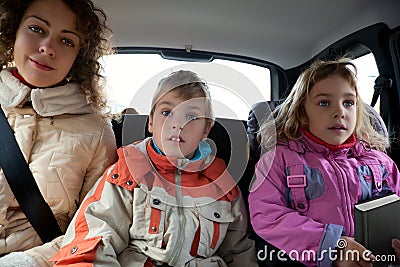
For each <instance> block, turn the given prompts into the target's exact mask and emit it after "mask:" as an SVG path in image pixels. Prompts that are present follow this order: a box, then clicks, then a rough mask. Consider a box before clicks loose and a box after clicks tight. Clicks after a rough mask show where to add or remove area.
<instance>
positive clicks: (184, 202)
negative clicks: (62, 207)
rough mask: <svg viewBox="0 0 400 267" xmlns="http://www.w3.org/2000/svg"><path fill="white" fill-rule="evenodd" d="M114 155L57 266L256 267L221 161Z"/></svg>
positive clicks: (146, 149) (235, 192)
mask: <svg viewBox="0 0 400 267" xmlns="http://www.w3.org/2000/svg"><path fill="white" fill-rule="evenodd" d="M150 140H151V139H149V138H148V139H146V140H144V141H142V142H140V143H139V144H137V145H129V146H126V147H123V148H120V149H119V150H118V156H119V159H118V161H117V163H115V164H114V165H112V166H110V167H109V168H108V169H107V170H106V171H105V173H104V176H103V178H102V179H100V180H99V181H98V182H97V184H96V185H95V186H94V187H93V188H92V190H91V191H90V192H89V193H88V194H87V196H86V198H85V200H84V201H83V203H82V205H81V207H80V208H79V210H78V212H77V213H76V215H75V217H74V219H73V221H72V222H71V225H70V226H69V228H68V230H67V233H66V235H65V237H64V240H63V247H62V248H61V250H60V251H59V252H58V253H57V254H56V255H55V256H54V257H53V258H52V259H51V261H54V262H56V264H55V266H108V267H109V266H134V267H138V266H153V265H161V264H168V265H170V266H257V260H256V252H255V246H254V242H253V241H252V240H250V239H248V238H247V234H246V230H247V221H248V219H247V211H246V208H245V205H244V202H243V198H242V196H241V193H240V191H239V188H238V187H237V186H236V185H235V182H234V180H233V178H232V177H231V176H230V174H229V173H228V172H227V171H226V168H225V164H224V162H223V161H222V160H221V159H218V158H214V157H212V156H210V155H208V156H206V157H205V158H203V159H201V160H197V161H192V162H190V161H188V160H186V159H183V160H182V159H176V158H174V159H171V158H169V159H167V157H165V156H163V155H160V154H158V153H157V152H155V151H154V149H153V147H152V145H151V142H149V141H150Z"/></svg>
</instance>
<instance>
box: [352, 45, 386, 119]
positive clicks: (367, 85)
mask: <svg viewBox="0 0 400 267" xmlns="http://www.w3.org/2000/svg"><path fill="white" fill-rule="evenodd" d="M352 62H353V63H354V64H355V65H356V67H357V81H358V87H359V91H360V96H361V99H362V100H364V102H365V103H367V104H369V105H370V104H371V101H372V96H373V94H374V84H375V79H376V77H378V76H379V71H378V67H377V65H376V61H375V57H374V55H373V54H372V53H368V54H366V55H364V56H362V57H359V58H357V59H354V60H353V61H352ZM379 102H380V101H379V98H378V101H377V102H376V104H375V106H374V109H375V110H376V111H377V112H378V113H379Z"/></svg>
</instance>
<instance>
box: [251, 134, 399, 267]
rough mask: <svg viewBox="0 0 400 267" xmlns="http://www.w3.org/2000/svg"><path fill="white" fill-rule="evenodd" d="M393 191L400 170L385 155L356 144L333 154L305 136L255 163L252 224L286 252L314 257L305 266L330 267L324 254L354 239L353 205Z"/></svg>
mask: <svg viewBox="0 0 400 267" xmlns="http://www.w3.org/2000/svg"><path fill="white" fill-rule="evenodd" d="M288 185H290V188H289V186H288ZM390 192H395V193H397V194H398V195H399V194H400V189H399V171H398V169H397V167H396V165H395V163H394V162H393V161H392V160H391V159H390V158H389V156H387V155H386V154H384V153H382V152H379V151H376V150H372V149H369V148H368V147H366V145H365V144H363V143H362V142H360V141H358V140H357V142H356V144H355V145H354V146H353V147H351V148H347V149H338V150H329V149H328V148H327V147H325V146H323V145H320V144H317V143H315V142H314V141H312V140H311V139H309V138H308V137H306V136H304V137H302V138H300V139H299V140H298V141H290V142H289V143H285V144H278V146H277V147H276V150H271V151H268V152H267V153H265V154H264V155H263V156H262V157H261V159H260V160H259V162H258V163H257V165H256V180H255V182H254V183H253V186H252V188H251V192H250V195H249V206H250V207H249V208H250V217H251V223H252V226H253V228H254V230H255V232H256V233H257V234H258V235H259V236H260V237H262V238H263V239H264V240H266V241H268V242H269V243H271V244H272V245H274V246H276V247H277V248H279V249H281V250H284V251H285V252H286V253H288V254H290V255H292V256H293V255H296V254H295V253H296V252H298V253H299V255H301V254H302V252H303V251H307V252H308V253H309V254H311V255H315V257H309V258H308V257H306V258H303V259H302V258H301V257H300V258H299V259H298V260H299V261H301V262H302V263H304V264H306V265H307V266H330V265H331V262H330V260H329V258H328V253H324V251H325V252H327V251H328V250H329V248H331V249H334V248H335V247H336V245H337V241H338V240H339V238H340V236H341V235H346V236H350V237H353V236H354V223H353V208H354V204H356V203H357V202H359V201H362V200H366V199H369V198H371V197H374V196H381V195H386V194H388V193H390ZM304 255H307V254H304ZM307 258H308V259H307Z"/></svg>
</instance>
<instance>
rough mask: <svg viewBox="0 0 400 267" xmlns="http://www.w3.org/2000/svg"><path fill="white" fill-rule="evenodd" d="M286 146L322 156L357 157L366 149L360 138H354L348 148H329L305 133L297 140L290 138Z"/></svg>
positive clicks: (300, 151) (299, 151) (297, 150)
mask: <svg viewBox="0 0 400 267" xmlns="http://www.w3.org/2000/svg"><path fill="white" fill-rule="evenodd" d="M288 146H289V148H290V149H291V150H293V151H296V152H298V153H306V152H314V153H318V154H321V155H323V156H325V157H326V156H328V155H332V156H334V157H340V156H346V157H348V156H350V155H352V156H355V157H358V156H360V155H362V154H364V153H366V151H367V150H368V148H367V147H366V146H365V144H364V142H362V141H360V140H358V139H357V140H356V141H355V143H354V145H353V146H352V147H350V148H348V147H346V148H340V149H330V148H328V147H326V146H324V145H322V144H319V143H317V142H315V141H314V140H312V139H311V138H309V137H308V136H306V135H303V136H302V137H300V138H299V139H298V140H290V141H289V143H288Z"/></svg>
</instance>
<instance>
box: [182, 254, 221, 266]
mask: <svg viewBox="0 0 400 267" xmlns="http://www.w3.org/2000/svg"><path fill="white" fill-rule="evenodd" d="M227 266H228V265H226V263H225V262H224V260H223V259H222V258H221V257H218V256H212V257H210V258H206V259H198V258H196V259H194V260H191V261H190V262H188V263H187V264H185V267H227Z"/></svg>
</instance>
